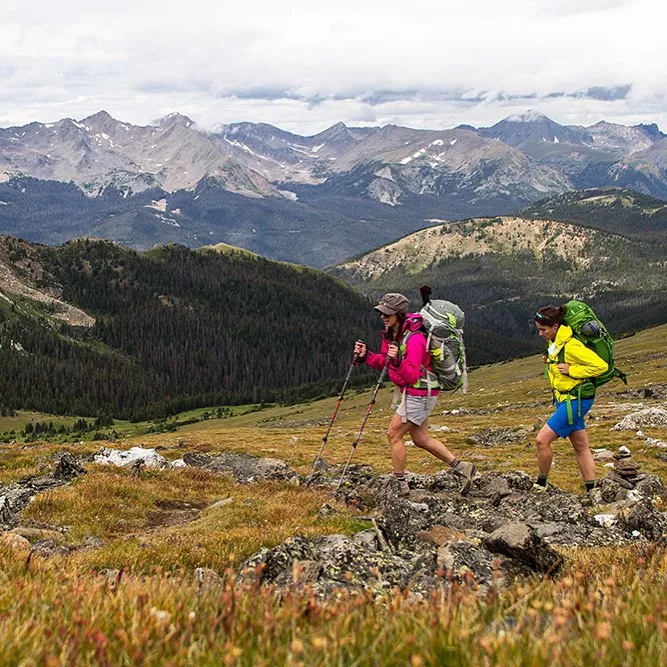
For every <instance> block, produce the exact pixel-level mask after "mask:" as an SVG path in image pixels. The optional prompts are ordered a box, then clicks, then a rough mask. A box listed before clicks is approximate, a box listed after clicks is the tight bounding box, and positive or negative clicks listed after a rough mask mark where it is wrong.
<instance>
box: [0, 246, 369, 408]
mask: <svg viewBox="0 0 667 667" xmlns="http://www.w3.org/2000/svg"><path fill="white" fill-rule="evenodd" d="M5 243H8V244H13V246H12V248H13V249H12V250H11V256H12V257H13V259H14V263H15V269H16V272H17V275H22V276H23V277H24V279H25V280H26V281H30V280H31V279H32V282H33V283H34V285H35V286H36V287H37V288H40V289H43V290H51V291H53V290H54V289H58V290H61V292H62V299H63V300H64V301H67V302H69V303H71V304H75V305H77V306H79V307H80V308H82V309H83V310H85V311H86V312H88V313H89V314H91V315H93V316H94V317H95V319H96V321H95V324H94V326H92V327H91V328H89V329H86V328H83V327H72V326H69V325H67V324H62V323H60V324H54V320H53V319H52V318H50V317H49V309H51V310H53V306H40V305H39V304H37V305H35V303H33V302H31V301H30V300H28V299H25V298H23V299H21V298H19V297H16V296H14V297H12V298H11V300H12V301H13V303H11V304H10V303H9V301H7V299H4V300H0V304H1V305H0V346H1V347H0V405H7V406H12V407H14V408H19V407H20V408H33V409H39V410H44V411H48V412H54V413H76V414H85V415H95V414H111V415H113V416H114V417H128V418H134V417H145V416H151V415H160V414H166V413H169V412H174V411H177V410H182V409H186V408H189V407H194V406H201V405H215V404H230V403H243V402H260V401H275V400H291V399H293V398H295V397H297V396H307V395H313V394H315V393H319V392H323V391H324V392H329V391H330V389H331V387H332V386H334V385H337V384H338V383H339V382H340V377H341V375H342V374H343V373H344V371H345V368H346V366H347V364H348V363H349V361H350V353H351V349H352V344H353V342H354V340H355V339H356V338H357V337H359V336H368V335H369V332H371V331H373V329H374V328H377V322H376V321H375V318H374V317H373V316H372V313H371V312H370V309H369V304H368V302H367V301H366V300H365V299H364V298H363V297H362V296H361V295H359V294H358V293H357V292H354V291H352V290H351V289H349V288H348V287H346V286H345V285H343V284H342V283H340V282H338V281H336V280H334V279H332V278H330V277H329V276H327V275H325V274H323V273H321V272H318V271H316V270H312V269H304V268H302V267H298V266H293V265H288V264H281V263H277V262H274V261H270V260H266V259H263V258H261V257H258V256H256V255H252V254H250V253H245V252H238V251H231V252H223V253H220V252H217V251H214V250H206V251H192V250H188V249H187V248H185V247H182V246H176V245H171V246H165V247H161V248H158V249H156V250H153V251H150V252H148V253H138V252H135V251H131V250H127V249H125V248H122V247H121V246H118V245H116V244H114V243H110V242H103V241H91V240H85V241H76V242H71V243H68V244H66V245H65V246H62V247H57V248H53V247H44V246H36V245H31V244H25V243H24V242H19V241H16V240H12V239H5ZM27 248H29V254H30V257H29V259H27V258H26V256H24V255H25V253H26V252H27V250H26V249H27ZM10 296H11V295H10ZM314 383H315V384H317V383H319V385H317V386H314Z"/></svg>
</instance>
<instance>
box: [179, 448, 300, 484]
mask: <svg viewBox="0 0 667 667" xmlns="http://www.w3.org/2000/svg"><path fill="white" fill-rule="evenodd" d="M183 460H184V461H185V463H187V464H188V465H192V466H197V467H199V468H207V469H209V470H213V471H215V472H219V473H223V474H228V475H231V476H232V477H233V478H234V479H235V480H236V481H237V482H241V483H245V484H247V483H249V482H256V481H259V480H264V479H278V480H290V479H293V478H298V477H299V476H298V475H297V473H296V472H295V471H294V470H292V468H290V467H289V466H288V465H287V464H286V463H285V462H284V461H281V460H279V459H272V458H263V457H259V456H253V455H251V454H240V453H236V452H228V453H225V454H217V455H215V456H209V455H208V454H201V453H199V452H191V453H187V454H184V455H183Z"/></svg>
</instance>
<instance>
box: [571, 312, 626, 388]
mask: <svg viewBox="0 0 667 667" xmlns="http://www.w3.org/2000/svg"><path fill="white" fill-rule="evenodd" d="M565 309H566V310H565V316H564V318H563V322H564V324H566V325H567V326H568V327H572V331H573V333H574V337H575V338H576V339H577V340H579V341H581V342H582V343H583V344H584V345H585V346H586V347H587V348H588V349H589V350H592V351H593V352H595V354H597V355H598V357H601V358H602V359H604V360H605V361H606V362H607V364H608V365H609V369H608V370H607V371H606V372H604V373H603V374H602V375H598V376H597V377H593V378H588V379H586V380H585V381H584V382H582V383H580V384H579V385H577V387H575V388H574V389H573V390H572V392H573V393H575V394H576V395H577V396H578V397H580V398H592V397H593V396H595V390H596V389H597V388H598V387H600V386H601V385H603V384H605V383H607V382H609V380H614V379H616V378H618V379H620V380H622V381H623V383H624V384H628V378H627V376H626V374H625V373H624V372H623V371H621V370H619V369H618V368H616V367H615V366H614V339H613V338H612V337H611V335H610V334H609V332H608V331H607V329H606V327H605V326H604V324H602V322H601V321H600V320H599V319H598V318H597V317H596V315H595V313H594V312H593V309H592V308H591V307H590V306H589V305H587V304H585V303H583V302H582V301H568V302H567V303H566V304H565ZM558 363H559V364H562V363H565V348H564V347H563V348H561V350H560V352H559V353H558Z"/></svg>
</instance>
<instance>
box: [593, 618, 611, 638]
mask: <svg viewBox="0 0 667 667" xmlns="http://www.w3.org/2000/svg"><path fill="white" fill-rule="evenodd" d="M595 636H596V637H597V639H609V637H610V636H611V623H607V622H606V621H603V622H602V623H600V624H599V625H598V626H597V627H596V628H595Z"/></svg>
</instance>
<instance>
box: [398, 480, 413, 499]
mask: <svg viewBox="0 0 667 667" xmlns="http://www.w3.org/2000/svg"><path fill="white" fill-rule="evenodd" d="M398 495H399V496H401V498H407V497H408V496H409V495H410V485H409V484H408V480H407V479H401V480H399V482H398Z"/></svg>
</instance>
